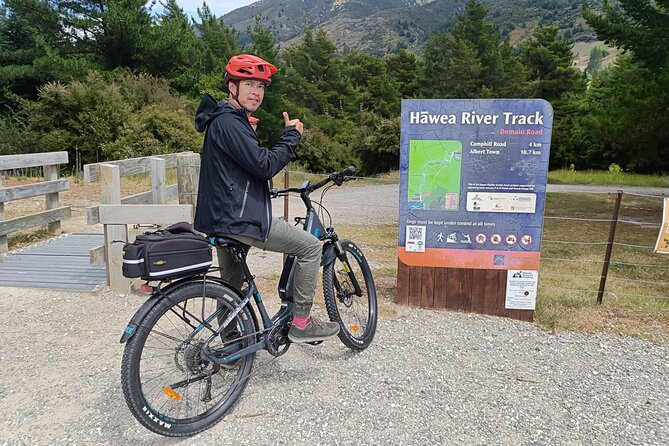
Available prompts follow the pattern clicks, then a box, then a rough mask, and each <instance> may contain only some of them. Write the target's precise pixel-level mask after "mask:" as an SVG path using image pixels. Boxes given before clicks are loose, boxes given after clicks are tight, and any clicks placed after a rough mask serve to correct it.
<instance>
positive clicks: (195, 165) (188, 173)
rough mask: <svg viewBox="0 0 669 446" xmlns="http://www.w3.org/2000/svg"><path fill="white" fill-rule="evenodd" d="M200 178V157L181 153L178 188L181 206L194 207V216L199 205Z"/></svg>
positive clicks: (179, 157)
mask: <svg viewBox="0 0 669 446" xmlns="http://www.w3.org/2000/svg"><path fill="white" fill-rule="evenodd" d="M199 178H200V155H198V154H197V153H180V154H179V155H178V156H177V188H178V191H179V204H191V205H193V215H195V206H196V205H197V189H198V181H199Z"/></svg>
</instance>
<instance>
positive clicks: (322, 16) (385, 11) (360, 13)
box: [223, 0, 601, 55]
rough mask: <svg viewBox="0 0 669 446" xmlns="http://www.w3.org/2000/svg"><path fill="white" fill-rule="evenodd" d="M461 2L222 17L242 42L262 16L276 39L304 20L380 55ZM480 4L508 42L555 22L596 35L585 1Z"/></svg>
mask: <svg viewBox="0 0 669 446" xmlns="http://www.w3.org/2000/svg"><path fill="white" fill-rule="evenodd" d="M465 4H466V0H376V1H360V0H314V1H309V2H303V1H302V0H260V1H258V2H255V3H252V4H251V5H249V6H246V7H243V8H239V9H236V10H234V11H232V12H230V13H228V14H226V15H225V16H223V19H224V21H225V23H226V24H228V25H229V26H231V27H233V28H235V29H236V30H238V31H240V33H241V38H242V41H246V40H248V38H247V36H246V30H247V29H248V28H252V27H253V26H254V23H255V17H256V16H257V15H262V16H263V17H264V19H265V23H266V25H267V27H268V29H269V30H270V32H271V33H272V34H273V35H274V37H275V38H276V39H277V42H278V43H279V44H283V43H288V44H291V43H294V42H295V40H296V39H299V38H300V37H301V36H302V31H303V29H302V28H303V26H304V22H305V20H307V21H309V22H310V23H311V24H312V25H313V26H314V27H315V28H321V29H323V30H324V31H325V32H326V34H327V35H328V37H330V38H331V39H332V40H333V41H334V43H335V44H336V45H337V47H338V48H340V49H343V50H344V51H347V50H350V49H358V50H361V51H364V52H366V53H370V54H375V55H384V54H386V53H388V52H393V51H397V50H399V49H402V48H407V49H410V50H417V49H419V48H421V47H422V46H423V45H424V44H425V41H426V39H427V36H428V34H429V32H430V31H447V30H448V29H449V28H450V27H451V26H452V25H453V20H454V16H455V14H458V13H462V11H463V10H464V8H465ZM481 4H482V5H483V6H484V7H486V9H487V10H488V12H489V16H488V18H489V20H490V21H491V22H492V23H493V24H495V25H496V26H497V27H498V29H499V30H500V32H501V34H502V37H505V38H506V37H509V38H510V39H512V43H514V42H513V41H514V40H517V39H521V38H525V37H528V36H529V34H531V31H532V29H534V28H536V27H537V26H538V25H547V24H552V25H555V26H557V27H558V29H559V31H560V34H561V35H563V36H564V37H566V38H567V39H568V40H569V41H570V42H575V41H579V40H592V39H593V38H594V33H593V32H592V30H591V29H589V28H588V27H587V26H585V21H584V20H583V17H582V15H581V10H580V6H581V5H582V4H584V0H541V1H536V0H482V1H481ZM586 4H587V5H588V6H589V7H592V8H595V9H599V8H600V6H601V1H600V0H588V1H587V2H586Z"/></svg>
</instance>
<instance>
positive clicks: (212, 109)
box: [195, 93, 237, 132]
mask: <svg viewBox="0 0 669 446" xmlns="http://www.w3.org/2000/svg"><path fill="white" fill-rule="evenodd" d="M236 111H237V109H236V108H234V107H233V106H232V105H230V103H229V102H228V101H226V100H223V101H221V102H216V100H215V99H214V98H213V97H211V95H210V94H208V93H207V94H205V95H204V96H203V97H202V101H200V105H199V106H198V107H197V112H196V113H195V130H197V131H198V132H204V131H205V130H207V127H209V124H211V121H213V120H214V118H216V117H217V116H219V115H222V114H223V113H234V112H236Z"/></svg>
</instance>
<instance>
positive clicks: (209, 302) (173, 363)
mask: <svg viewBox="0 0 669 446" xmlns="http://www.w3.org/2000/svg"><path fill="white" fill-rule="evenodd" d="M239 304H240V299H239V298H238V297H237V295H236V293H234V292H233V291H232V290H231V289H230V288H228V287H227V286H225V285H221V284H218V283H210V282H207V283H206V286H204V282H202V281H198V282H192V283H188V284H185V285H183V286H181V287H179V288H177V289H175V290H172V291H168V292H167V293H166V294H165V297H164V298H163V299H162V300H160V301H159V302H158V303H157V304H156V305H155V306H154V307H153V308H152V309H151V310H150V311H149V313H148V314H147V315H146V317H145V318H144V320H142V322H141V324H140V326H139V327H138V328H137V332H136V333H135V334H134V335H133V336H132V337H131V338H130V339H129V340H128V343H127V344H126V347H125V350H124V352H123V363H122V367H121V375H122V384H123V394H124V396H125V399H126V402H127V403H128V407H129V408H130V411H131V412H132V414H133V415H134V416H135V418H136V419H137V420H138V421H139V422H140V423H141V424H142V425H143V426H144V427H146V428H147V429H149V430H151V431H153V432H156V433H158V434H161V435H165V436H170V437H184V436H188V435H193V434H196V433H198V432H201V431H203V430H205V429H207V428H209V427H211V426H213V425H214V424H215V423H216V422H218V421H220V420H221V419H222V418H223V416H224V415H225V414H226V412H227V411H228V410H230V409H231V408H232V406H233V405H234V403H235V402H236V401H237V399H238V398H239V396H240V395H241V393H242V391H243V390H244V387H245V386H246V383H247V381H248V378H249V376H250V373H251V368H252V367H253V360H254V357H255V354H250V355H245V356H243V357H241V358H239V359H238V360H236V361H234V362H232V363H226V364H217V363H215V362H213V361H210V360H208V359H206V357H204V356H202V355H201V353H202V347H203V345H204V343H205V340H206V339H207V338H209V337H211V336H212V334H213V333H215V332H216V331H217V330H218V328H219V324H220V323H223V318H222V317H221V315H222V314H224V313H227V312H229V311H233V310H234V309H236V308H237V307H238V306H239ZM255 331H256V328H255V325H254V323H253V318H252V317H251V315H250V313H249V311H248V309H247V308H242V310H241V311H240V312H239V313H238V314H237V315H236V316H235V318H234V319H233V320H232V322H231V324H230V325H228V327H226V330H225V336H224V337H223V336H215V337H214V339H213V340H212V341H211V342H210V343H209V348H210V350H212V351H215V352H217V353H219V354H220V355H221V356H223V357H225V356H227V355H230V354H234V352H235V351H238V350H241V349H242V348H244V347H247V346H249V345H251V344H253V342H255V334H254V333H255Z"/></svg>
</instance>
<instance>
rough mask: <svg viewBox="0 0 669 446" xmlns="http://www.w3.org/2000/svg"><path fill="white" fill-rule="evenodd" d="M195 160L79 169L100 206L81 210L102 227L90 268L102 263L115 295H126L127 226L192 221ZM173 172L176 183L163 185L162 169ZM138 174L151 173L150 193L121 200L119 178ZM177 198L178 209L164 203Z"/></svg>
mask: <svg viewBox="0 0 669 446" xmlns="http://www.w3.org/2000/svg"><path fill="white" fill-rule="evenodd" d="M199 160H200V156H199V155H198V154H196V153H193V152H181V153H174V154H169V155H161V156H153V157H145V158H131V159H127V160H118V161H111V162H108V163H96V164H87V165H85V166H84V182H85V183H97V182H99V183H100V185H101V187H100V204H99V205H95V206H90V207H88V208H87V209H86V216H87V221H88V223H89V224H97V223H102V224H103V225H104V233H105V242H104V245H101V246H98V247H96V248H93V249H92V250H91V251H90V261H91V263H93V264H96V263H101V262H106V264H107V281H108V283H109V286H110V287H111V289H113V290H115V291H127V290H128V288H129V287H130V285H131V281H130V280H129V279H127V278H125V277H123V275H122V273H121V266H122V248H123V244H122V243H114V242H115V241H127V240H128V239H129V238H132V234H129V233H128V227H127V225H129V224H159V225H165V224H169V223H176V222H177V221H184V220H186V221H191V220H192V216H193V215H194V205H195V201H196V200H195V197H196V196H197V178H198V176H199ZM168 168H176V169H177V184H173V185H168V184H167V180H166V170H167V169H168ZM141 173H150V174H151V190H150V191H148V192H142V193H139V194H135V195H131V196H129V197H122V196H121V177H125V176H130V175H136V174H141ZM175 198H178V201H179V203H180V205H168V204H167V203H168V201H171V200H173V199H175Z"/></svg>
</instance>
